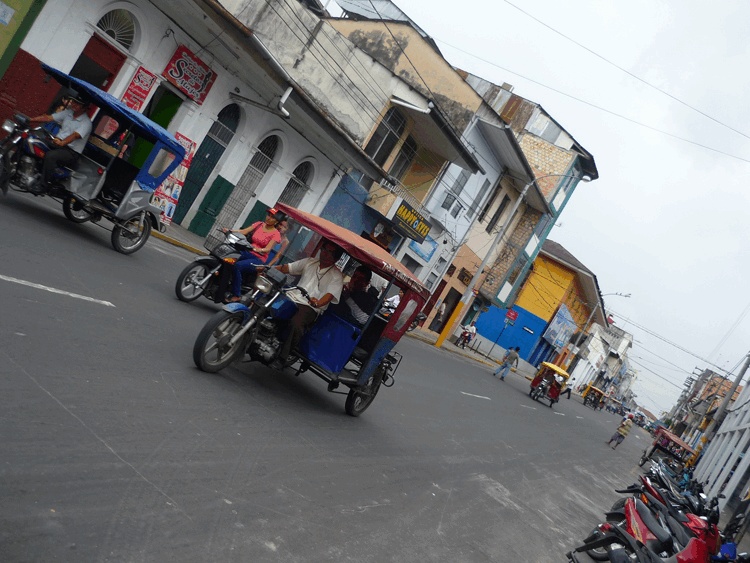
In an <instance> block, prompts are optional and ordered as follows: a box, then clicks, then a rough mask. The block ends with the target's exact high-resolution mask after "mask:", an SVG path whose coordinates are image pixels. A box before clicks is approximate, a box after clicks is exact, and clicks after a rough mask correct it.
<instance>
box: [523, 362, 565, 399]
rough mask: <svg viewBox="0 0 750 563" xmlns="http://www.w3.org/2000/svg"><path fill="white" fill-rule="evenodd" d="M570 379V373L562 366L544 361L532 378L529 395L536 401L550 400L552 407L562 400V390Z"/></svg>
mask: <svg viewBox="0 0 750 563" xmlns="http://www.w3.org/2000/svg"><path fill="white" fill-rule="evenodd" d="M568 379H570V375H568V372H567V371H565V370H564V369H562V368H561V367H560V366H556V365H555V364H551V363H549V362H542V364H541V365H540V366H539V369H538V370H537V372H536V375H535V376H534V379H532V380H531V390H530V391H529V397H531V398H532V399H534V400H535V401H539V400H542V399H544V400H548V401H549V406H550V408H552V405H554V404H555V403H556V402H557V401H559V400H560V392H561V391H562V388H563V387H564V386H565V384H566V383H567V381H568Z"/></svg>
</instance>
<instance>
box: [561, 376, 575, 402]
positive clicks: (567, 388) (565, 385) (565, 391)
mask: <svg viewBox="0 0 750 563" xmlns="http://www.w3.org/2000/svg"><path fill="white" fill-rule="evenodd" d="M574 381H575V377H574V378H573V379H571V380H570V382H571V383H573V382H574ZM571 391H573V386H572V385H568V382H567V381H566V382H565V383H563V386H562V391H561V392H560V398H561V399H562V396H563V395H566V394H567V395H568V400H570V393H571Z"/></svg>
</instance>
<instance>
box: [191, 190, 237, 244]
mask: <svg viewBox="0 0 750 563" xmlns="http://www.w3.org/2000/svg"><path fill="white" fill-rule="evenodd" d="M233 189H234V184H232V183H231V182H228V181H227V180H226V179H224V178H222V177H221V176H217V177H216V180H214V183H213V184H211V188H210V189H209V190H208V193H207V194H206V197H204V198H203V201H202V202H201V206H200V209H198V213H196V215H195V217H193V220H192V221H190V226H189V227H188V230H190V231H192V232H194V233H195V234H196V235H200V236H202V237H205V236H206V235H207V234H208V233H209V232H210V231H211V227H213V226H214V222H216V216H217V215H218V214H219V211H221V208H222V207H224V204H225V203H226V201H227V199H228V198H229V194H231V193H232V190H233Z"/></svg>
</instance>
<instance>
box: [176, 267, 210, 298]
mask: <svg viewBox="0 0 750 563" xmlns="http://www.w3.org/2000/svg"><path fill="white" fill-rule="evenodd" d="M206 274H208V266H206V265H205V264H201V263H200V262H193V263H192V264H188V265H187V266H186V267H185V269H184V270H182V272H180V275H179V276H177V281H176V282H175V285H174V292H175V295H177V299H179V300H180V301H184V302H185V303H190V302H191V301H195V300H196V299H198V298H199V297H200V296H201V295H203V292H204V291H205V289H206V286H205V285H202V286H196V285H194V283H193V282H195V280H199V279H203V278H204V277H206Z"/></svg>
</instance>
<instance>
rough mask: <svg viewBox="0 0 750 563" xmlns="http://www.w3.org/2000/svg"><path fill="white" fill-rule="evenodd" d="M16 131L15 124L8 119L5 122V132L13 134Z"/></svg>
mask: <svg viewBox="0 0 750 563" xmlns="http://www.w3.org/2000/svg"><path fill="white" fill-rule="evenodd" d="M15 130H16V124H15V123H13V122H12V121H11V120H10V119H6V120H5V121H4V122H3V131H7V132H8V133H13V131H15Z"/></svg>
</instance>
